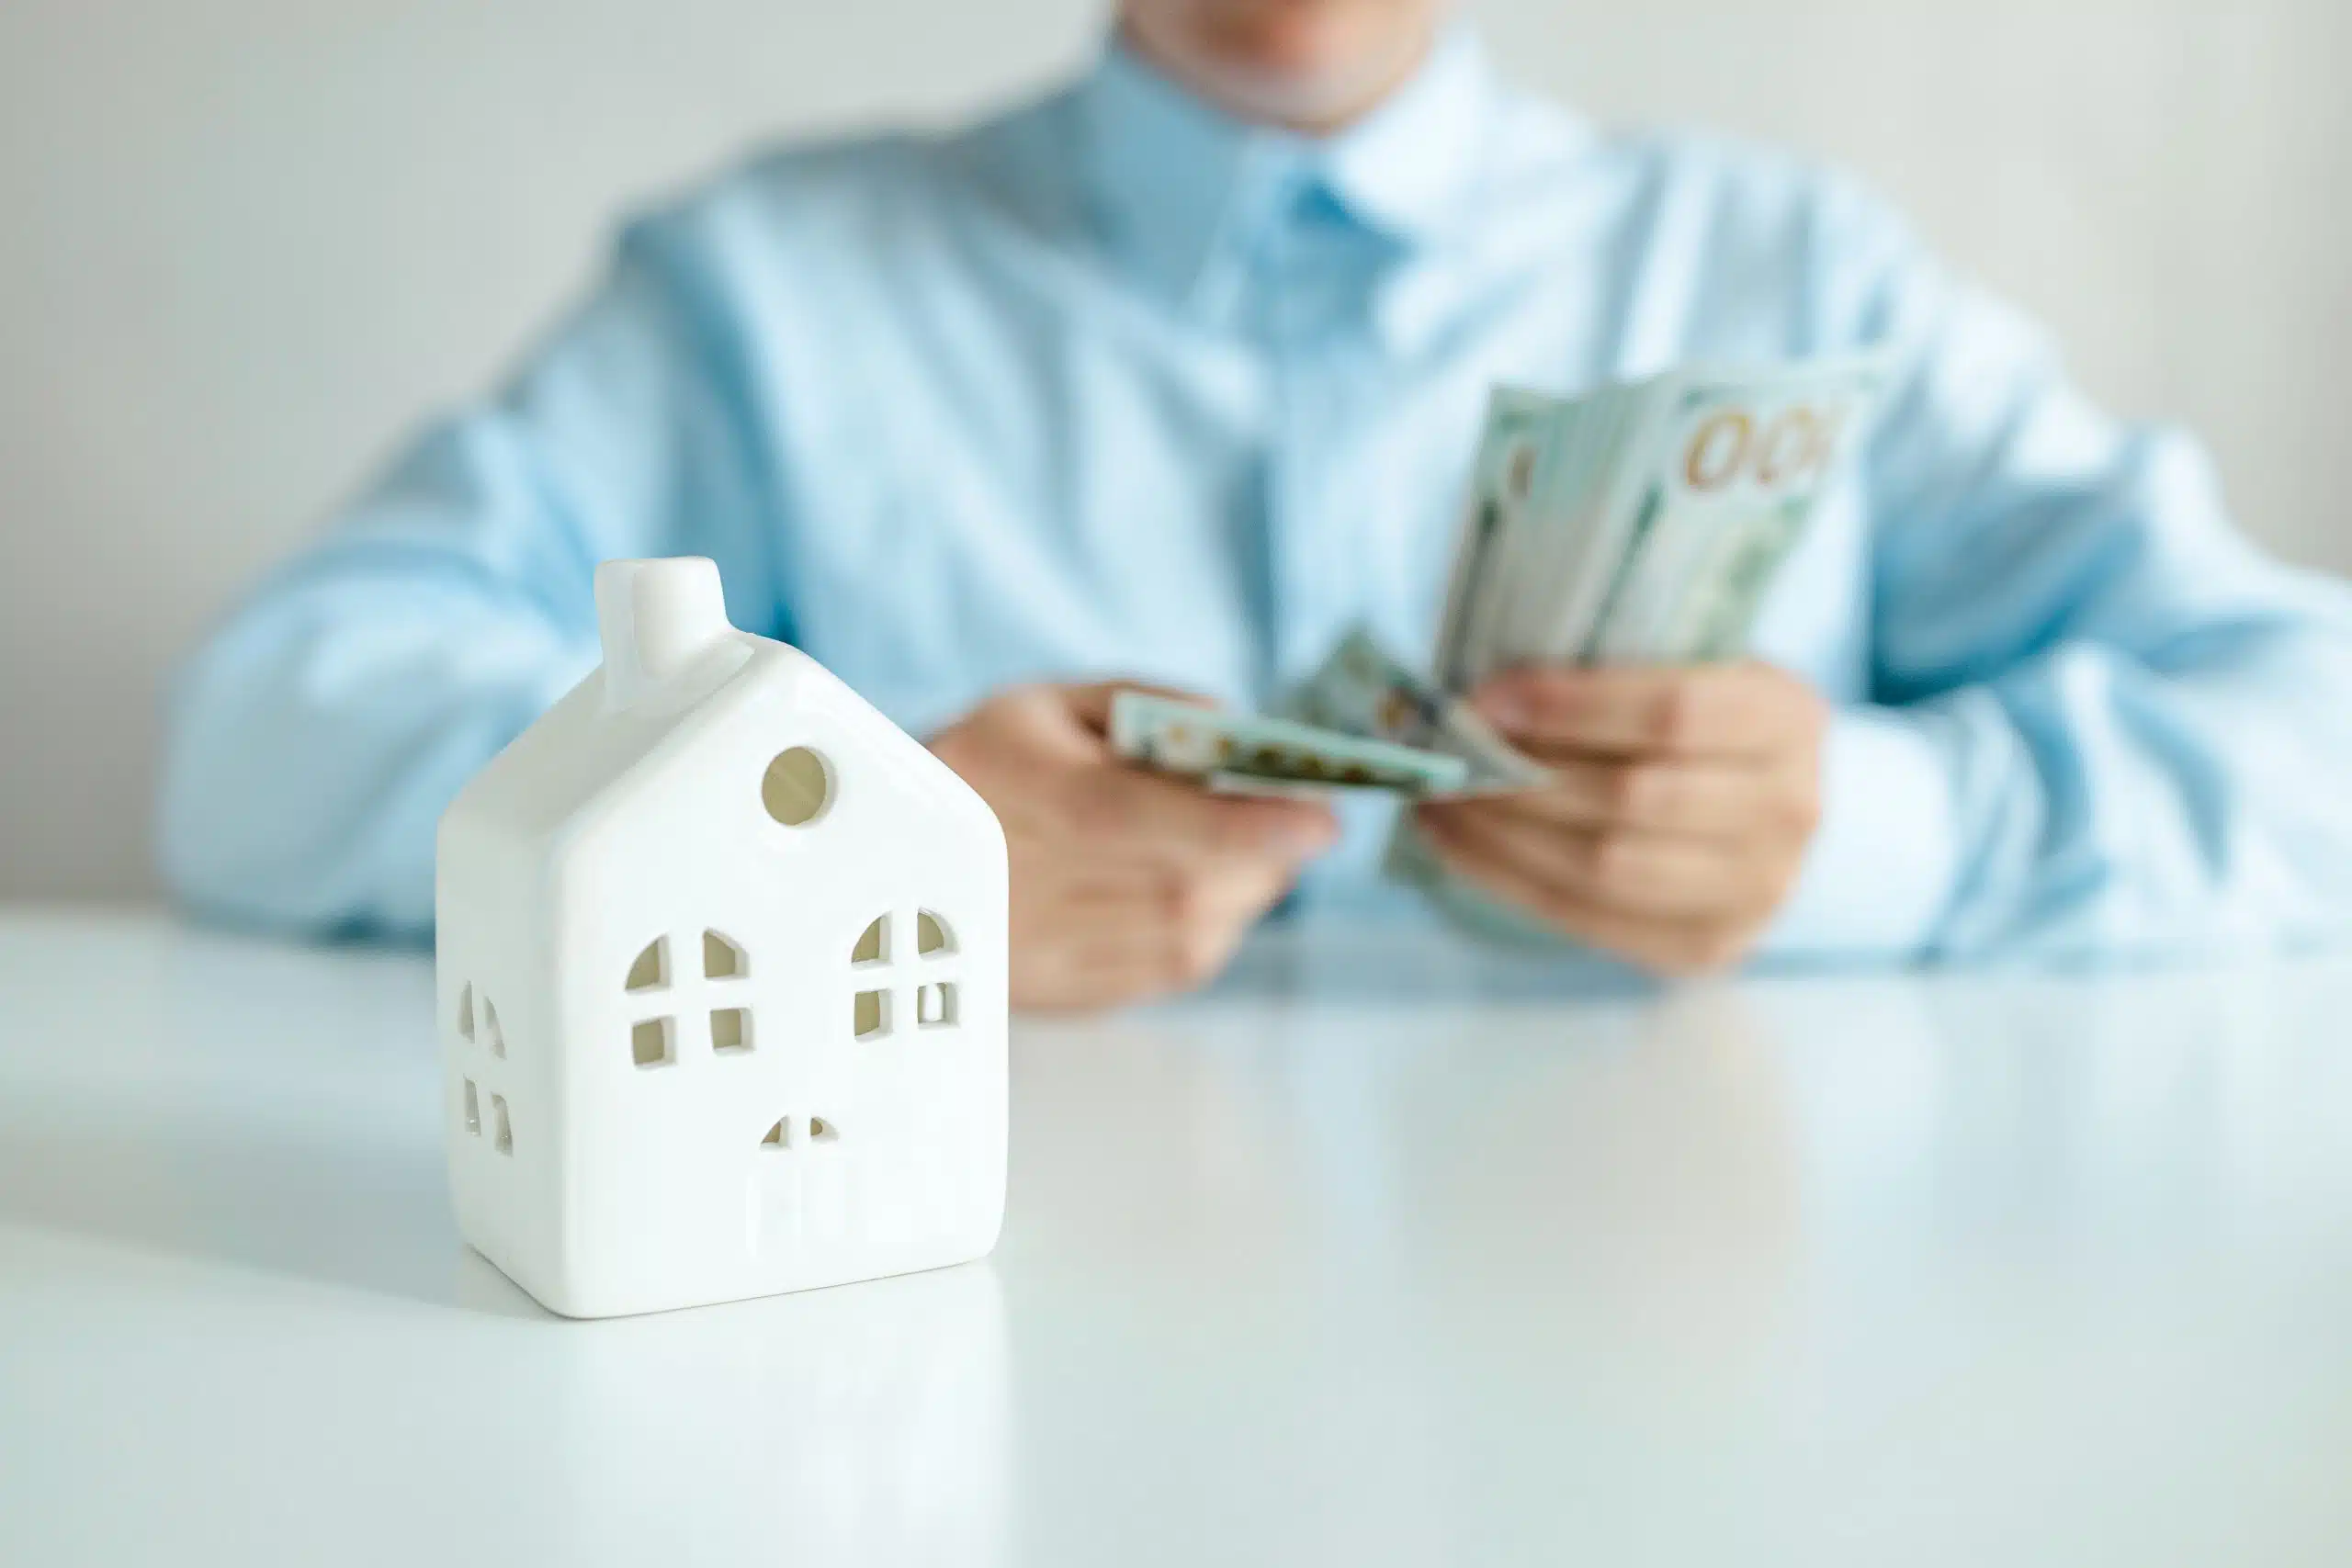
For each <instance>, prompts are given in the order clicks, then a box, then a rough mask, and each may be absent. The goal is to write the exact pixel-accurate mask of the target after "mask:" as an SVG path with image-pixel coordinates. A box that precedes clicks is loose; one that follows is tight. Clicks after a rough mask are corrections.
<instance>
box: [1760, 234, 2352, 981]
mask: <svg viewBox="0 0 2352 1568" xmlns="http://www.w3.org/2000/svg"><path fill="white" fill-rule="evenodd" d="M1857 221H1858V223H1859V228H1858V229H1857V231H1851V232H1847V233H1844V234H1838V235H1833V236H1832V239H1833V243H1836V244H1837V245H1838V246H1839V247H1840V248H1841V249H1842V250H1844V251H1847V252H1849V253H1857V254H1869V255H1870V256H1871V259H1872V263H1873V265H1872V266H1871V269H1870V276H1869V282H1868V284H1867V285H1866V286H1865V287H1864V288H1862V289H1860V290H1858V291H1857V292H1858V298H1857V299H1856V300H1855V302H1854V303H1855V306H1856V309H1857V310H1858V311H1859V312H1860V316H1861V317H1862V320H1860V321H1857V323H1856V325H1857V327H1858V329H1859V330H1860V331H1861V332H1862V333H1865V334H1867V335H1880V334H1883V335H1884V336H1886V337H1887V338H1889V339H1890V340H1891V341H1894V342H1896V343H1899V344H1904V345H1905V354H1906V360H1905V364H1906V370H1905V376H1904V378H1903V380H1902V381H1901V382H1900V383H1899V384H1898V391H1897V395H1896V397H1895V399H1894V402H1893V403H1892V405H1891V406H1890V410H1889V412H1888V415H1887V418H1886V419H1885V421H1884V422H1883V424H1882V426H1881V428H1880V430H1879V432H1878V434H1877V436H1876V438H1875V439H1874V441H1873V443H1872V449H1871V456H1870V458H1869V462H1868V465H1867V470H1866V474H1865V482H1866V484H1867V487H1868V491H1869V503H1870V506H1871V513H1872V516H1873V517H1874V519H1875V520H1876V527H1877V536H1876V541H1875V547H1876V558H1875V583H1874V591H1873V610H1872V620H1873V624H1872V628H1871V646H1872V649H1873V655H1874V664H1873V671H1872V681H1873V688H1874V689H1873V693H1872V695H1873V698H1874V705H1871V706H1867V707H1862V708H1859V709H1855V710H1850V711H1849V712H1847V713H1844V714H1842V715H1840V716H1838V719H1837V720H1836V721H1835V722H1834V724H1833V726H1832V731H1831V735H1830V738H1829V740H1828V745H1827V751H1826V778H1825V784H1826V798H1825V817H1824V823H1823V828H1822V831H1821V833H1820V835H1819V837H1818V839H1817V840H1816V841H1815V846H1814V849H1813V852H1812V854H1811V856H1810V859H1809V861H1808V864H1807V867H1806V870H1805V873H1804V877H1803V879H1802V881H1801V882H1800V885H1799V889H1798V892H1797V894H1796V896H1795V897H1794V898H1793V899H1792V904H1791V906H1790V907H1789V908H1788V909H1787V910H1786V911H1784V914H1783V917H1782V919H1781V920H1780V922H1779V923H1778V926H1777V928H1776V931H1775V932H1774V934H1773V938H1772V942H1771V945H1773V946H1774V947H1776V948H1779V949H1781V950H1783V951H1786V950H1792V949H1797V950H1812V951H1824V950H1842V951H1876V952H1884V953H1932V954H1966V953H1990V952H2007V951H2028V952H2034V953H2093V952H2097V953H2133V952H2138V953H2152V952H2162V951H2166V950H2179V949H2184V948H2189V947H2218V946H2233V945H2252V944H2256V943H2271V942H2284V941H2291V940H2293V939H2296V938H2298V937H2303V936H2308V935H2311V934H2313V933H2316V932H2318V931H2322V930H2324V929H2327V928H2331V927H2332V928H2333V929H2335V930H2336V931H2344V930H2346V929H2347V928H2352V794H2347V791H2346V784H2345V781H2346V780H2347V779H2352V596H2347V594H2346V592H2345V591H2344V589H2343V588H2342V587H2341V585H2339V584H2336V583H2334V582H2332V581H2325V580H2323V579H2320V578H2317V577H2313V576H2311V575H2307V574H2303V573H2299V572H2296V571H2292V570H2288V569H2287V568H2285V567H2283V566H2281V565H2279V564H2278V563H2277V562H2275V561H2272V560H2270V559H2268V558H2265V557H2264V556H2263V555H2262V554H2261V553H2260V552H2258V551H2257V550H2256V549H2255V548H2254V547H2251V546H2250V545H2249V544H2247V543H2246V542H2245V540H2244V539H2243V538H2242V537H2240V536H2238V535H2237V534H2236V533H2235V532H2234V531H2233V529H2232V527H2231V526H2230V524H2229V520H2228V518H2227V516H2226V514H2225V513H2224V510H2223V507H2222V501H2221V497H2220V494H2219V491H2218V487H2217V485H2216V482H2215V479H2214V476H2213V474H2212V471H2211V468H2210V466H2209V464H2208V463H2207V461H2206V459H2205V457H2203V455H2202V454H2201V453H2200V452H2199V450H2198V449H2197V447H2196V446H2194V445H2193V444H2192V443H2191V442H2189V441H2188V439H2187V438H2186V437H2184V436H2182V435H2179V434H2174V433H2168V432H2165V431H2161V430H2153V429H2146V428H2134V427H2131V426H2128V425H2125V424H2122V423H2119V422H2117V421H2115V420H2113V419H2111V418H2109V417H2108V416H2107V415H2105V414H2103V413H2102V412H2099V411H2098V409H2096V408H2095V407H2093V406H2092V405H2091V404H2090V403H2089V402H2088V401H2087V400H2086V399H2085V398H2084V397H2083V396H2082V394H2081V393H2080V392H2079V391H2077V390H2076V389H2075V388H2074V387H2072V386H2071V385H2069V384H2068V383H2067V381H2066V380H2065V379H2064V376H2063V375H2062V374H2061V372H2060V370H2059V368H2058V367H2057V365H2056V363H2055V361H2054V358H2053V356H2052V353H2051V351H2050V349H2049V347H2048V345H2047V344H2045V343H2044V342H2043V341H2042V339H2041V337H2040V336H2039V335H2038V334H2037V333H2035V332H2034V331H2033V330H2032V329H2031V328H2030V327H2029V326H2028V325H2027V324H2026V323H2025V322H2023V321H2020V320H2019V319H2018V317H2017V316H2016V315H2015V314H2014V313H2013V312H2011V311H2009V310H2007V309H2005V308H2003V307H2001V306H2000V305H1998V304H1997V303H1996V302H1994V301H1992V300H1990V299H1986V298H1985V297H1984V296H1982V295H1979V294H1975V293H1973V292H1971V291H1969V290H1967V289H1965V288H1962V287H1960V286H1958V285H1956V284H1954V283H1953V282H1951V280H1950V279H1948V278H1947V277H1945V276H1943V275H1942V274H1941V273H1940V272H1939V271H1938V270H1937V269H1936V268H1934V267H1933V266H1932V265H1930V264H1928V262H1927V261H1926V260H1925V259H1924V258H1923V257H1921V256H1919V255H1918V254H1917V252H1916V250H1914V249H1913V248H1912V247H1911V246H1910V245H1909V243H1908V241H1907V239H1906V238H1905V236H1904V235H1903V234H1902V233H1901V231H1900V230H1899V229H1897V228H1896V227H1895V226H1894V225H1893V224H1892V223H1891V222H1887V221H1885V220H1868V219H1865V220H1857Z"/></svg>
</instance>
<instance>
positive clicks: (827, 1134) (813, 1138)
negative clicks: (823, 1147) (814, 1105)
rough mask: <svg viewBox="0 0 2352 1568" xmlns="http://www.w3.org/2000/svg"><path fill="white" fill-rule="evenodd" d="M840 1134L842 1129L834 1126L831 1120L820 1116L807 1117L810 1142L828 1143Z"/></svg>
mask: <svg viewBox="0 0 2352 1568" xmlns="http://www.w3.org/2000/svg"><path fill="white" fill-rule="evenodd" d="M841 1135H842V1130H841V1129H840V1128H839V1127H836V1126H834V1125H833V1124H832V1123H831V1122H828V1121H826V1120H825V1119H824V1118H823V1117H822V1116H811V1117H810V1118H809V1142H810V1143H812V1144H830V1143H831V1142H832V1141H833V1140H834V1139H835V1138H838V1137H840V1136H841Z"/></svg>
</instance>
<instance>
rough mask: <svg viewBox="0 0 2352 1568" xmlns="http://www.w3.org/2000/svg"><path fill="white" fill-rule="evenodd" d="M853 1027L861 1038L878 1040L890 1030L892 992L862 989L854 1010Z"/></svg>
mask: <svg viewBox="0 0 2352 1568" xmlns="http://www.w3.org/2000/svg"><path fill="white" fill-rule="evenodd" d="M852 1015H853V1028H854V1031H855V1032H856V1035H857V1038H859V1039H860V1040H876V1039H879V1038H880V1037H881V1036H883V1035H885V1034H888V1033H889V1032H890V993H889V992H888V991H860V992H858V993H857V1004H856V1006H855V1007H854V1009H853V1010H852Z"/></svg>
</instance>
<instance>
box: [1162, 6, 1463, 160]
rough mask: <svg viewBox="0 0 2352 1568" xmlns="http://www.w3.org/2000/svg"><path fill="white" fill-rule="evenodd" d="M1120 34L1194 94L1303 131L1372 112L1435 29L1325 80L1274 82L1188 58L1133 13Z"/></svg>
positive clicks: (1422, 52) (1409, 72)
mask: <svg viewBox="0 0 2352 1568" xmlns="http://www.w3.org/2000/svg"><path fill="white" fill-rule="evenodd" d="M1119 38H1120V39H1121V41H1122V42H1124V43H1125V45H1126V47H1127V48H1128V49H1129V50H1130V51H1133V52H1134V53H1135V54H1136V57H1137V58H1139V59H1141V60H1142V61H1144V62H1146V63H1147V64H1148V65H1149V66H1150V67H1151V68H1152V69H1153V70H1155V71H1157V72H1159V73H1160V74H1161V75H1163V76H1165V77H1167V78H1168V79H1169V80H1170V82H1173V83H1174V84H1176V85H1178V86H1179V87H1182V88H1183V89H1184V90H1185V91H1186V92H1188V93H1190V94H1192V95H1193V96H1195V97H1197V98H1200V99H1202V100H1204V101H1205V102H1207V103H1211V104H1214V105H1216V107H1218V108H1220V109H1223V110H1224V111H1225V112H1226V113H1227V114H1230V115H1232V116H1234V117H1235V118H1238V119H1244V120H1249V121H1251V122H1253V123H1255V124H1259V125H1266V126H1272V127H1274V128H1276V129H1279V130H1290V131H1295V132H1297V133H1298V134H1300V135H1302V136H1330V135H1335V134H1337V133H1338V132H1340V131H1342V130H1346V129H1347V128H1348V127H1349V126H1351V125H1353V124H1354V123H1355V122H1356V121H1358V120H1360V119H1362V118H1364V117H1365V116H1366V115H1368V114H1370V113H1372V111H1373V110H1374V109H1376V108H1378V107H1380V106H1381V105H1382V104H1384V103H1385V102H1387V101H1388V99H1389V98H1390V97H1391V96H1394V95H1395V94H1396V92H1397V89H1398V88H1400V87H1402V86H1403V85H1405V84H1406V83H1407V82H1409V81H1411V80H1412V79H1413V76H1414V74H1415V73H1417V72H1419V70H1420V68H1421V64H1422V62H1424V61H1426V60H1427V59H1428V58H1429V56H1430V49H1431V48H1432V47H1433V46H1434V42H1435V38H1434V34H1433V33H1432V32H1431V31H1430V30H1429V29H1423V30H1421V31H1419V32H1417V33H1414V34H1412V35H1410V36H1408V38H1406V39H1402V40H1400V42H1401V44H1402V47H1401V48H1399V49H1398V50H1397V51H1394V53H1393V54H1391V55H1387V56H1383V57H1381V58H1378V59H1374V60H1367V61H1363V62H1358V63H1356V64H1355V65H1353V66H1351V68H1350V69H1348V70H1347V71H1346V72H1344V73H1338V72H1335V73H1332V75H1331V77H1330V78H1329V80H1327V81H1323V82H1319V83H1277V82H1266V81H1252V80H1250V79H1247V78H1243V77H1238V76H1236V75H1235V74H1233V73H1219V72H1216V71H1214V70H1211V69H1207V68H1205V67H1204V66H1202V65H1200V64H1199V63H1197V62H1191V61H1188V60H1186V59H1185V58H1184V57H1183V54H1182V51H1180V50H1173V49H1169V48H1166V47H1163V45H1162V44H1161V43H1160V42H1159V40H1157V39H1154V38H1153V37H1152V36H1151V34H1150V32H1149V31H1148V29H1147V28H1138V27H1136V25H1135V23H1134V20H1133V18H1131V17H1121V18H1120V21H1119Z"/></svg>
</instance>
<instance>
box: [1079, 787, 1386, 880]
mask: <svg viewBox="0 0 2352 1568" xmlns="http://www.w3.org/2000/svg"><path fill="white" fill-rule="evenodd" d="M1058 806H1059V811H1060V814H1061V817H1062V820H1063V824H1064V826H1065V827H1066V828H1067V829H1069V833H1070V834H1071V836H1072V837H1073V838H1075V839H1077V840H1080V841H1082V842H1083V843H1084V844H1086V845H1087V846H1088V848H1089V850H1090V851H1091V852H1118V851H1120V850H1123V849H1124V850H1127V851H1131V852H1138V853H1142V854H1145V855H1148V856H1152V857H1154V858H1159V859H1161V860H1165V861H1168V862H1170V863H1177V864H1182V863H1185V862H1187V861H1189V860H1192V859H1194V858H1197V857H1200V856H1204V855H1206V856H1212V857H1216V856H1226V857H1235V858H1265V859H1272V860H1277V861H1281V862H1283V863H1290V864H1296V863H1298V862H1300V861H1304V860H1306V859H1307V858H1308V857H1310V856H1312V855H1316V854H1318V853H1320V852H1323V851H1324V850H1327V849H1329V848H1330V847H1331V845H1332V844H1333V843H1334V842H1335V841H1336V840H1338V838H1339V835H1340V825H1339V819H1338V818H1335V817H1333V816H1332V815H1331V812H1330V810H1329V807H1323V806H1319V805H1317V804H1315V803H1313V802H1310V801H1303V800H1262V799H1241V798H1238V797H1234V796H1228V795H1212V794H1210V793H1209V792H1208V791H1207V790H1205V789H1204V788H1202V787H1201V786H1200V785H1198V784H1192V783H1188V782H1186V781H1184V780H1181V779H1170V778H1162V777H1160V776H1159V774H1156V773H1147V772H1145V771H1144V770H1143V769H1141V768H1123V767H1110V766H1105V767H1098V768H1086V769H1080V770H1077V771H1075V772H1073V773H1071V774H1069V777H1068V780H1067V785H1066V788H1065V789H1064V791H1063V792H1062V794H1061V798H1060V800H1059V803H1058Z"/></svg>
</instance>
